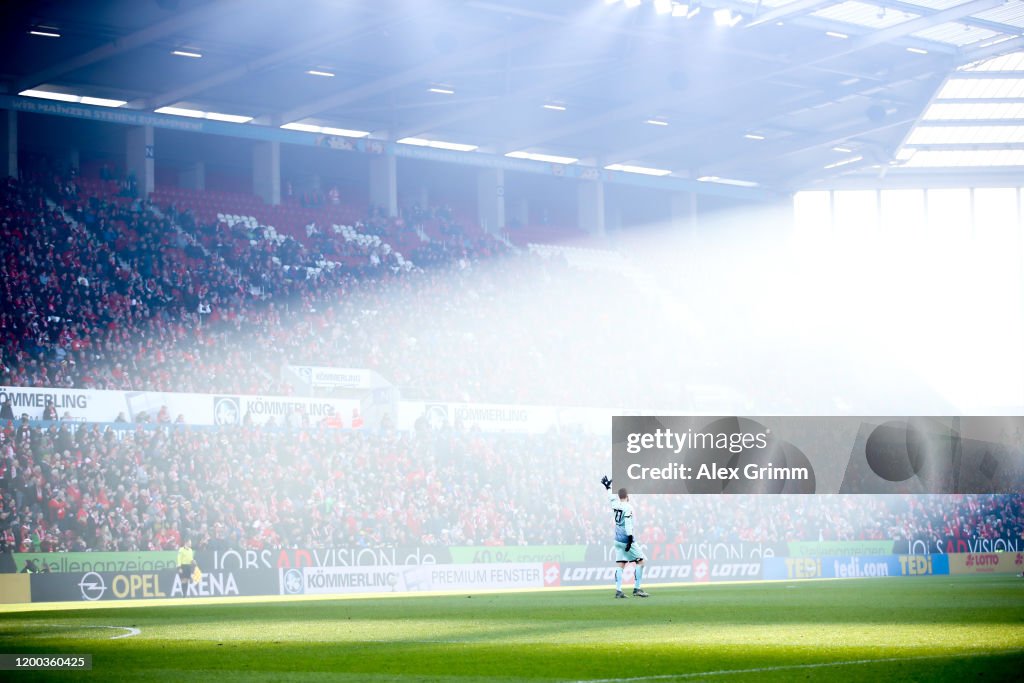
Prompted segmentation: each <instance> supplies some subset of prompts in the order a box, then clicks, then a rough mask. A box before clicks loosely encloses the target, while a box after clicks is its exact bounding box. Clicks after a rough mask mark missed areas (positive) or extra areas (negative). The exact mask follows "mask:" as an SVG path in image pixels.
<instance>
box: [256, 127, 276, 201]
mask: <svg viewBox="0 0 1024 683" xmlns="http://www.w3.org/2000/svg"><path fill="white" fill-rule="evenodd" d="M252 191H253V194H255V195H256V196H258V197H261V198H262V199H263V201H265V202H266V203H267V204H274V205H277V204H280V203H281V143H280V142H276V141H275V142H257V143H256V145H255V146H254V147H253V148H252Z"/></svg>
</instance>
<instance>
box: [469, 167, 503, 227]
mask: <svg viewBox="0 0 1024 683" xmlns="http://www.w3.org/2000/svg"><path fill="white" fill-rule="evenodd" d="M476 205H477V215H478V217H479V219H480V227H482V228H483V229H484V230H485V231H486V232H489V233H492V234H494V233H500V232H502V231H504V230H505V171H504V170H502V169H500V168H484V169H481V170H480V171H479V172H478V173H477V176H476Z"/></svg>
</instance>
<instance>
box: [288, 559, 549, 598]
mask: <svg viewBox="0 0 1024 683" xmlns="http://www.w3.org/2000/svg"><path fill="white" fill-rule="evenodd" d="M542 571H543V566H542V565H541V564H540V563H536V562H533V563H525V562H520V563H492V564H484V565H467V564H438V565H421V566H388V567H380V566H376V567H366V566H364V567H293V568H291V569H279V570H278V574H279V581H280V592H281V594H282V595H334V594H341V593H385V592H394V593H409V592H421V591H447V590H488V589H501V588H541V587H542V586H543V585H544V581H543V576H542Z"/></svg>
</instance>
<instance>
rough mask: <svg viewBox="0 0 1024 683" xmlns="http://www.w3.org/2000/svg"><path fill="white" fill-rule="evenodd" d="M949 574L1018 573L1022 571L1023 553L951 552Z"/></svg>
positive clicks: (948, 556) (1023, 569) (1023, 565)
mask: <svg viewBox="0 0 1024 683" xmlns="http://www.w3.org/2000/svg"><path fill="white" fill-rule="evenodd" d="M942 557H946V558H948V559H949V573H950V574H1020V573H1021V572H1024V553H952V554H950V555H943V556H942Z"/></svg>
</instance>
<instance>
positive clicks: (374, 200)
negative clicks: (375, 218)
mask: <svg viewBox="0 0 1024 683" xmlns="http://www.w3.org/2000/svg"><path fill="white" fill-rule="evenodd" d="M370 203H371V204H373V205H374V206H380V207H382V208H383V209H384V211H385V212H386V213H387V215H388V217H390V218H394V217H395V216H397V215H398V168H397V158H396V157H395V156H394V155H391V154H379V155H377V156H373V157H371V158H370Z"/></svg>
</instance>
